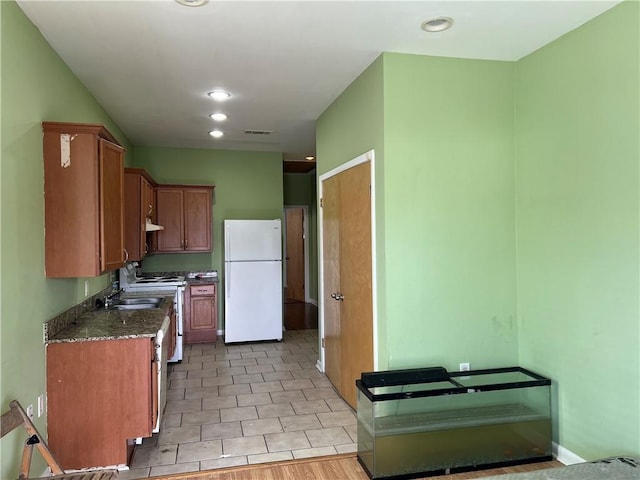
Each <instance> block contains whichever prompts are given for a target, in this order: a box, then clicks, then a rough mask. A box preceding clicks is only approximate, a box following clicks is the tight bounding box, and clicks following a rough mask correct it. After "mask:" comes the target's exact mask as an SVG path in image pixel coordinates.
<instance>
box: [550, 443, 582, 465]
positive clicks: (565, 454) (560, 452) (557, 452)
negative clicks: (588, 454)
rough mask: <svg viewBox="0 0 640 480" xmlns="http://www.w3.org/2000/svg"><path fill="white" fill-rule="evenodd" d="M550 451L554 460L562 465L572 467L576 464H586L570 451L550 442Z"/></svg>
mask: <svg viewBox="0 0 640 480" xmlns="http://www.w3.org/2000/svg"><path fill="white" fill-rule="evenodd" d="M551 449H552V453H553V456H554V458H555V459H556V460H558V461H559V462H560V463H563V464H564V465H574V464H576V463H583V462H586V460H585V459H584V458H582V457H581V456H579V455H576V454H575V453H573V452H572V451H571V450H568V449H566V448H564V447H563V446H562V445H558V444H557V443H556V442H552V444H551Z"/></svg>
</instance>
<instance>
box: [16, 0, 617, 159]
mask: <svg viewBox="0 0 640 480" xmlns="http://www.w3.org/2000/svg"><path fill="white" fill-rule="evenodd" d="M617 3H619V0H613V1H604V0H602V1H599V0H588V1H583V0H567V1H557V0H547V1H516V0H503V1H481V0H472V1H456V0H443V1H355V0H351V1H349V0H342V1H332V2H328V1H320V2H315V1H288V2H284V1H253V2H248V1H240V0H235V1H218V0H210V1H209V3H208V4H206V5H204V6H202V7H197V8H195V7H184V6H181V5H178V4H177V3H175V2H174V1H173V0H138V1H113V0H112V1H96V0H82V1H61V0H46V1H31V0H18V4H19V6H20V7H21V8H22V10H23V11H24V12H25V13H26V15H27V16H28V17H29V18H30V19H31V21H32V22H33V23H34V24H35V25H36V26H37V27H38V28H39V29H40V31H41V32H42V34H43V35H44V37H45V38H46V39H47V41H48V42H49V44H51V46H52V47H53V49H54V50H55V51H56V52H57V53H58V54H59V55H60V57H62V59H63V60H64V61H65V62H66V63H67V65H69V67H70V68H71V70H73V72H74V73H75V74H76V76H77V77H78V78H79V79H80V80H81V81H82V83H83V84H84V85H86V87H87V88H88V89H89V90H90V91H91V92H92V93H93V95H94V96H95V98H96V99H97V100H98V102H99V103H100V104H101V105H102V106H103V107H104V109H105V110H106V111H107V113H108V114H109V115H110V116H111V118H112V119H113V120H114V121H115V122H116V123H117V124H118V125H119V126H120V128H121V129H122V130H123V132H124V133H125V135H127V137H128V138H129V140H131V141H132V142H133V143H134V144H135V145H139V146H142V145H153V146H166V147H192V148H216V149H217V148H221V149H232V150H262V151H278V152H285V153H286V156H288V157H290V158H302V157H303V156H304V155H305V154H308V153H313V152H314V150H315V134H314V129H315V127H314V125H315V121H316V119H317V118H318V117H319V116H320V114H321V113H322V112H323V111H324V110H325V109H326V108H327V107H328V106H329V105H330V104H331V102H332V101H333V100H335V98H336V97H337V96H338V95H339V94H340V93H341V92H342V91H343V90H344V89H345V88H346V87H347V86H348V85H349V84H350V83H351V82H352V81H353V80H354V79H355V78H356V77H357V76H358V75H359V74H360V73H361V72H362V71H363V70H364V69H365V68H366V67H367V66H368V65H369V64H370V63H371V62H372V61H373V60H374V59H375V58H376V57H377V56H378V55H379V54H380V53H381V52H383V51H389V52H404V53H413V54H422V55H437V56H449V57H462V58H479V59H493V60H518V59H520V58H522V57H523V56H525V55H527V54H529V53H531V52H533V51H535V50H537V49H538V48H540V47H542V46H544V45H546V44H547V43H549V42H551V41H553V40H555V39H556V38H558V37H560V36H561V35H563V34H564V33H566V32H568V31H571V30H573V29H574V28H576V27H578V26H579V25H582V24H583V23H585V22H586V21H588V20H590V19H591V18H593V17H595V16H597V15H599V14H600V13H602V12H604V11H605V10H607V9H609V8H611V7H612V6H614V5H615V4H617ZM439 15H445V16H449V17H452V18H453V19H454V21H455V24H454V26H453V28H451V29H450V30H448V31H446V32H442V33H439V34H433V33H431V34H429V33H425V32H423V31H422V30H421V29H420V24H421V23H422V22H423V21H424V20H426V19H427V18H431V17H434V16H439ZM217 87H218V88H223V89H226V90H227V91H229V92H230V93H231V94H232V95H233V96H232V98H231V99H230V100H228V101H226V102H225V103H221V104H215V103H214V102H213V101H212V100H211V99H209V98H208V97H207V95H206V94H207V92H208V91H210V90H212V89H214V88H217ZM215 111H223V112H225V113H226V114H227V115H228V117H229V118H228V120H227V121H225V122H223V123H221V124H216V125H214V122H213V121H212V120H211V119H210V118H209V117H208V115H209V114H210V113H213V112H215ZM47 120H52V121H54V120H56V119H55V118H49V119H47ZM218 125H219V126H220V128H221V129H222V130H223V131H224V133H225V135H224V137H222V138H221V139H213V138H212V137H210V136H209V135H208V132H209V130H212V129H213V128H214V127H216V126H218ZM245 130H269V131H272V132H273V133H272V134H271V135H268V136H264V135H261V136H249V135H246V134H244V131H245Z"/></svg>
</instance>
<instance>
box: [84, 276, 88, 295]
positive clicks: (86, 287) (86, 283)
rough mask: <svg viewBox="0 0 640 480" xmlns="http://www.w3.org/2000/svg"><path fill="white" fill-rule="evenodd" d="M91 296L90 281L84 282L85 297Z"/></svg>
mask: <svg viewBox="0 0 640 480" xmlns="http://www.w3.org/2000/svg"><path fill="white" fill-rule="evenodd" d="M88 295H89V280H85V281H84V296H85V297H87V296H88Z"/></svg>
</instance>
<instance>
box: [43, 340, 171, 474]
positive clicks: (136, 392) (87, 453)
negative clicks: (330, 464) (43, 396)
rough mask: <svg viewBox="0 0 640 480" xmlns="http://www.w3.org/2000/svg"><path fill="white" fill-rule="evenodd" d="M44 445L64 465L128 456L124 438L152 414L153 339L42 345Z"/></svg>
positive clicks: (144, 432) (142, 432) (138, 432)
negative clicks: (45, 399)
mask: <svg viewBox="0 0 640 480" xmlns="http://www.w3.org/2000/svg"><path fill="white" fill-rule="evenodd" d="M46 357H47V362H46V364H47V397H48V415H47V418H48V424H47V429H48V436H49V446H50V448H51V450H52V451H53V452H54V454H55V455H56V458H57V459H58V461H59V462H60V463H61V465H62V468H63V469H65V470H66V469H79V468H86V467H92V466H97V465H118V464H124V463H126V462H127V439H129V438H135V437H149V436H151V430H152V428H153V425H154V424H155V421H154V416H155V415H157V395H154V392H157V388H158V386H157V374H154V373H156V372H157V363H156V362H155V360H154V357H155V355H154V346H153V340H152V339H149V338H135V339H124V340H100V341H93V342H71V343H51V344H49V345H47V349H46Z"/></svg>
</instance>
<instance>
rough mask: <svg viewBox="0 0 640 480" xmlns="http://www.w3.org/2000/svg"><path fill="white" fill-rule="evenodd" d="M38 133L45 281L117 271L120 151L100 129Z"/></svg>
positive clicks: (60, 127) (49, 127)
mask: <svg viewBox="0 0 640 480" xmlns="http://www.w3.org/2000/svg"><path fill="white" fill-rule="evenodd" d="M42 128H43V132H44V138H43V158H44V198H45V274H46V276H47V277H48V278H63V277H95V276H98V275H101V274H103V273H105V272H107V271H110V270H115V269H117V268H119V267H121V266H122V265H123V263H124V261H125V256H126V254H125V250H124V205H123V198H124V148H122V146H121V145H120V144H119V143H118V142H117V140H116V139H115V137H114V136H113V135H111V133H110V132H109V131H108V130H107V129H106V128H105V127H104V126H102V125H96V124H76V123H58V122H43V123H42Z"/></svg>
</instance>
